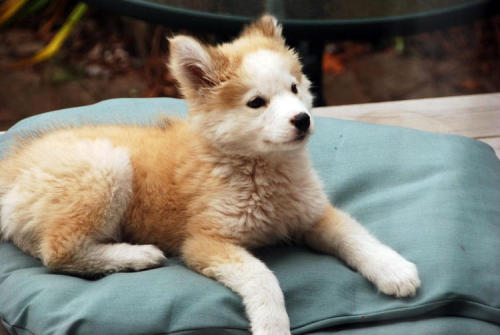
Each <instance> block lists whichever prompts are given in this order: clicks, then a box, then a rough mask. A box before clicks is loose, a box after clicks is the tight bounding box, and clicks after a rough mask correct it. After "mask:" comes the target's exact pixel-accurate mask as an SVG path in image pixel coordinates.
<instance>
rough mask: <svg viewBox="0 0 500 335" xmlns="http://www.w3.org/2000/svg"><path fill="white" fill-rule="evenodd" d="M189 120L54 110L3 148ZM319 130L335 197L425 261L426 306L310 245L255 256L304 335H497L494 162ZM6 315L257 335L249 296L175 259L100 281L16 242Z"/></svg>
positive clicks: (346, 129) (58, 322)
mask: <svg viewBox="0 0 500 335" xmlns="http://www.w3.org/2000/svg"><path fill="white" fill-rule="evenodd" d="M186 110H187V107H186V105H185V104H184V102H182V101H181V100H174V99H166V98H163V99H117V100H110V101H104V102H101V103H99V104H96V105H92V106H87V107H79V108H73V109H67V110H62V111H56V112H52V113H47V114H43V115H40V116H36V117H32V118H29V119H27V120H24V121H22V122H20V123H19V124H18V125H16V126H14V127H13V128H12V129H11V130H9V132H8V133H6V134H5V135H3V136H1V137H0V150H6V149H7V147H8V144H9V143H10V141H12V139H13V138H14V137H15V136H19V135H24V134H27V133H33V132H36V130H37V129H49V128H51V127H53V126H54V125H56V126H57V125H61V124H68V123H70V124H81V123H96V122H101V123H110V122H111V123H145V124H147V123H151V122H154V119H155V118H156V117H157V116H158V114H161V113H167V114H172V113H177V114H181V115H184V114H185V112H186ZM316 125H317V127H316V134H315V135H314V136H313V137H312V139H311V141H310V144H309V149H310V152H311V156H312V159H313V162H314V166H315V167H316V169H317V170H318V171H319V174H320V175H321V178H322V180H323V182H324V186H325V190H326V192H327V193H328V195H329V196H330V198H331V200H332V201H333V202H334V203H335V204H336V205H337V206H338V207H340V208H342V209H344V210H347V211H348V212H350V213H351V214H352V215H353V216H354V217H356V218H357V219H358V220H359V221H360V222H361V223H363V224H364V225H365V226H366V227H367V228H368V229H369V230H371V231H372V232H373V233H374V234H375V235H377V236H378V237H379V239H381V240H382V241H383V242H385V243H386V244H388V245H390V246H391V247H393V248H394V249H395V250H397V251H398V252H400V253H401V254H402V255H403V256H404V257H406V258H407V259H409V260H410V261H412V262H414V263H416V264H417V266H418V268H419V273H420V276H421V280H422V287H421V289H420V290H419V291H418V294H417V296H416V297H414V298H411V299H395V298H392V297H388V296H385V295H383V294H380V293H378V292H377V291H376V289H375V288H374V287H373V286H372V285H371V284H370V283H369V282H368V281H366V280H365V279H363V278H362V277H361V276H360V275H359V274H358V273H356V272H353V271H352V270H351V269H349V268H348V267H346V266H345V265H344V264H343V263H342V262H340V261H339V260H338V259H336V258H334V257H331V256H328V255H322V254H318V253H315V252H313V251H311V250H309V249H307V248H303V247H298V246H274V247H267V248H263V249H260V250H257V251H256V252H255V253H256V255H257V256H258V257H260V258H261V259H262V260H264V262H265V263H266V264H268V266H269V267H270V268H271V269H272V270H273V271H274V273H275V274H276V276H277V277H278V279H279V281H280V284H281V287H282V288H283V291H284V293H285V299H286V305H287V309H288V313H289V316H290V320H291V326H292V332H293V334H304V333H307V332H319V333H318V334H321V332H320V331H321V330H325V329H328V330H331V329H338V328H336V327H341V329H344V328H345V327H347V326H346V325H349V324H355V326H354V327H358V328H359V327H363V326H364V325H366V326H367V327H369V328H367V329H371V330H369V331H368V333H371V334H373V333H374V332H372V331H373V329H372V328H373V327H374V326H373V325H374V323H373V322H380V321H386V322H387V321H390V322H391V323H390V324H401V322H405V320H406V321H407V320H408V319H415V318H419V319H422V318H425V317H428V316H432V317H434V318H435V317H437V316H456V317H461V318H466V319H463V320H467V318H468V319H476V321H475V322H478V321H477V320H482V322H481V324H486V325H488V327H489V326H491V327H492V328H488V329H495V330H497V331H498V329H500V328H498V327H497V326H496V325H499V324H500V280H499V278H500V187H499V185H500V162H499V160H498V159H497V157H496V156H495V153H494V151H493V150H492V149H491V148H490V147H489V146H487V145H486V144H484V143H481V142H478V141H475V140H471V139H468V138H465V137H460V136H452V135H442V134H434V133H427V132H421V131H415V130H410V129H405V128H398V127H386V126H375V125H370V124H363V123H356V122H349V121H341V120H334V119H326V118H317V119H316ZM0 315H1V316H2V318H3V322H4V324H5V325H6V327H7V328H8V329H10V330H11V331H12V332H14V333H19V334H44V335H45V334H62V333H71V334H131V333H133V334H138V333H148V334H151V333H155V334H165V333H169V334H245V333H247V331H246V329H247V328H248V322H247V320H246V318H245V315H244V312H243V306H242V304H241V300H240V299H239V297H238V296H236V295H235V294H234V293H232V292H231V291H230V290H229V289H227V288H225V287H224V286H222V285H221V284H219V283H217V282H215V281H212V280H211V279H208V278H205V277H203V276H201V275H198V274H196V273H194V272H192V271H190V270H189V269H187V268H186V267H185V266H184V265H183V264H182V262H180V261H179V260H178V259H176V258H170V259H169V260H168V261H167V262H166V264H165V266H164V267H161V268H157V269H152V270H148V271H142V272H135V273H134V272H130V273H116V274H112V275H109V276H107V277H104V278H101V279H98V280H88V279H82V278H78V277H73V276H66V275H61V274H55V273H51V272H50V271H48V270H47V269H45V268H44V267H43V266H42V265H41V264H40V262H39V261H38V260H36V259H34V258H32V257H30V256H28V255H26V254H24V253H22V252H21V251H20V250H19V249H17V248H16V247H15V246H13V245H12V244H9V243H3V244H0ZM438 320H440V319H438ZM461 320H462V319H461ZM463 320H462V321H463ZM396 321H397V322H396ZM384 324H385V325H386V326H387V323H384ZM384 324H382V326H383V325H384ZM495 324H496V325H495ZM332 327H333V328H332ZM342 327H344V328H342ZM351 327H352V326H351ZM457 328H459V329H462V330H463V329H464V328H463V327H457ZM359 329H363V328H359ZM398 329H400V328H398ZM484 329H487V327H485V328H484ZM386 333H390V332H385V333H384V334H386ZM395 333H397V332H395ZM424 333H425V332H424ZM352 334H357V333H352ZM421 334H422V333H421Z"/></svg>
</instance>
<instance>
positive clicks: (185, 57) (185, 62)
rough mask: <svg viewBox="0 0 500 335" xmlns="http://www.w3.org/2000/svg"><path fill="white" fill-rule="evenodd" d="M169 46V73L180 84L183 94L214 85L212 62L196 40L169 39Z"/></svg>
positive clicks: (183, 38) (181, 37) (185, 37)
mask: <svg viewBox="0 0 500 335" xmlns="http://www.w3.org/2000/svg"><path fill="white" fill-rule="evenodd" d="M169 44H170V61H169V67H170V71H171V72H172V75H173V76H174V78H175V79H176V80H177V81H178V82H179V83H180V84H181V90H182V91H184V93H186V92H187V91H190V90H194V91H199V90H200V89H201V88H209V87H212V86H215V85H216V83H217V77H216V75H215V71H214V65H213V64H214V60H213V59H212V57H211V55H210V52H209V50H208V48H207V47H205V46H204V45H202V44H201V43H200V42H198V41H197V40H196V39H194V38H192V37H189V36H184V35H178V36H175V37H172V38H170V39H169Z"/></svg>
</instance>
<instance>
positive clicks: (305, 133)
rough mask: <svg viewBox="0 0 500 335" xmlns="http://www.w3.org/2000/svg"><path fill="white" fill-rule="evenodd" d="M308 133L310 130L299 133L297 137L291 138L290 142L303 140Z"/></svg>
mask: <svg viewBox="0 0 500 335" xmlns="http://www.w3.org/2000/svg"><path fill="white" fill-rule="evenodd" d="M307 135H309V133H308V132H304V133H302V134H299V135H298V136H297V137H295V139H293V140H291V141H290V142H292V143H293V142H302V141H303V140H304V139H305V138H306V137H307Z"/></svg>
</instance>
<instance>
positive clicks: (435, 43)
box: [0, 9, 500, 130]
mask: <svg viewBox="0 0 500 335" xmlns="http://www.w3.org/2000/svg"><path fill="white" fill-rule="evenodd" d="M66 11H67V10H66ZM52 15H53V13H51V12H50V11H49V12H44V14H43V15H34V16H32V17H28V18H25V19H23V20H21V21H19V22H17V21H16V22H14V23H12V24H10V25H9V26H7V27H5V28H3V29H2V30H0V130H5V129H7V128H9V127H10V126H12V125H13V124H14V123H15V122H17V121H18V120H20V119H22V118H25V117H27V116H30V115H34V114H38V113H43V112H46V111H50V110H55V109H61V108H67V107H74V106H80V105H86V104H92V103H95V102H98V101H100V100H104V99H110V98H118V97H153V96H170V97H179V93H178V91H177V89H176V84H175V81H174V80H173V78H172V77H171V76H170V74H169V73H168V71H167V69H166V67H165V61H166V59H167V55H168V46H167V42H166V39H165V36H166V35H168V34H171V31H170V30H169V29H168V27H161V26H157V25H152V24H148V23H145V22H142V21H138V20H134V19H130V18H124V17H118V16H113V15H110V14H109V13H103V12H100V11H98V10H95V9H91V10H90V11H89V12H88V13H87V14H86V15H85V17H84V18H83V19H82V21H81V22H79V24H78V26H77V28H76V29H75V31H73V33H72V35H71V36H70V37H69V38H68V40H67V41H66V42H65V44H64V46H63V47H62V49H61V50H60V51H59V52H58V54H57V55H56V56H54V57H52V58H51V59H50V60H48V61H45V62H43V63H40V64H37V65H34V66H30V67H24V68H16V67H11V66H10V65H11V64H12V63H13V62H15V61H18V60H21V59H25V58H27V57H30V56H32V55H33V54H34V53H35V52H36V51H37V50H40V49H41V48H42V47H43V46H44V45H46V44H47V43H48V41H50V39H51V38H52V37H53V35H54V33H55V32H56V31H57V28H58V27H60V24H61V23H62V22H63V21H64V19H65V17H66V16H67V13H66V12H65V14H64V15H61V17H60V18H59V19H58V22H59V25H57V24H56V25H54V28H53V29H51V30H50V31H48V32H47V31H46V29H45V30H44V29H43V27H44V26H43V24H44V23H45V22H46V21H47V20H48V18H50V17H52ZM65 15H66V16H65ZM203 39H205V40H213V39H214V37H213V36H203ZM323 65H324V82H323V84H324V85H323V92H324V96H325V100H326V103H327V105H340V104H353V103H365V102H376V101H388V100H401V99H413V98H426V97H435V96H450V95H462V94H477V93H487V92H498V91H500V16H498V15H497V16H493V17H491V18H489V19H486V20H482V21H478V22H475V23H473V24H469V25H465V26H460V27H452V28H449V29H446V30H443V31H435V32H430V33H425V34H420V35H416V36H409V37H404V38H403V37H399V38H389V39H381V40H377V41H369V42H353V41H335V40H332V41H331V42H330V43H329V44H328V46H327V48H326V51H325V54H324V55H323Z"/></svg>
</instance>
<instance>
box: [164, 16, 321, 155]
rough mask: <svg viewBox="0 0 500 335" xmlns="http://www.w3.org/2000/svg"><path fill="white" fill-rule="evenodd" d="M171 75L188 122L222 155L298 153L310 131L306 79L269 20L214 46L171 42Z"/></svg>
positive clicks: (186, 40) (183, 40) (183, 38)
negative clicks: (185, 106)
mask: <svg viewBox="0 0 500 335" xmlns="http://www.w3.org/2000/svg"><path fill="white" fill-rule="evenodd" d="M170 69H171V71H172V74H173V75H174V77H175V78H176V79H177V80H178V81H179V83H180V89H181V92H182V94H183V95H184V97H185V99H186V101H187V102H188V104H189V106H190V117H191V120H192V121H193V122H194V124H195V126H196V127H198V129H199V130H200V131H201V132H202V133H203V134H204V136H205V137H206V138H207V139H208V140H209V141H210V142H211V143H212V144H213V145H214V146H216V147H218V148H219V149H221V150H224V151H228V152H232V153H238V154H242V155H255V154H257V155H258V154H262V153H270V152H277V151H286V150H295V149H299V148H302V147H303V146H304V144H305V142H306V140H307V138H308V136H309V134H311V133H312V130H313V120H312V118H311V113H310V110H311V107H312V106H311V105H312V95H311V93H310V92H309V87H310V81H309V80H308V79H307V77H306V76H305V75H304V74H303V73H302V66H301V64H300V61H299V59H298V56H297V54H296V53H295V52H294V51H293V50H292V49H290V48H289V47H287V46H286V45H285V41H284V39H283V37H282V35H281V26H279V25H278V24H277V21H276V19H275V18H274V17H272V16H269V15H266V16H263V17H262V18H260V19H259V20H258V21H256V22H254V23H253V24H251V25H249V26H248V27H246V28H245V29H244V30H243V32H242V33H241V35H240V36H239V37H238V38H237V39H236V40H234V41H232V42H231V43H225V44H221V45H218V46H208V45H204V44H202V43H200V42H199V41H197V40H196V39H194V38H192V37H188V36H182V35H180V36H175V37H173V38H171V39H170Z"/></svg>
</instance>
